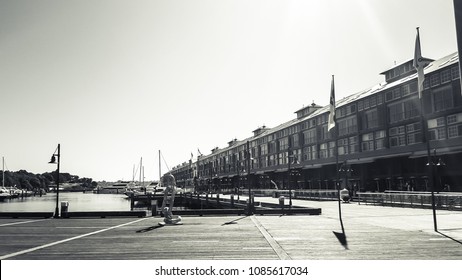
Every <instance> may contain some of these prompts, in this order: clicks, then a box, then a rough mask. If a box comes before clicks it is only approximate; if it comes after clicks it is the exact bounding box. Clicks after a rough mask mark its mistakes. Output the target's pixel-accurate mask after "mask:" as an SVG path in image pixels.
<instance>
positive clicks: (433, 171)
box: [427, 149, 446, 231]
mask: <svg viewBox="0 0 462 280" xmlns="http://www.w3.org/2000/svg"><path fill="white" fill-rule="evenodd" d="M428 154H430V153H428ZM428 159H429V160H428V163H427V166H428V167H429V168H430V175H431V183H432V186H431V199H432V212H433V228H434V230H435V231H438V225H437V221H436V206H435V189H436V180H435V177H436V176H437V175H438V174H437V173H438V167H440V166H445V165H446V164H445V163H444V162H443V161H442V160H441V158H440V159H439V160H438V162H436V149H434V150H433V159H432V157H431V156H428Z"/></svg>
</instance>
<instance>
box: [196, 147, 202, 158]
mask: <svg viewBox="0 0 462 280" xmlns="http://www.w3.org/2000/svg"><path fill="white" fill-rule="evenodd" d="M197 156H198V157H201V156H202V153H201V151H199V148H197Z"/></svg>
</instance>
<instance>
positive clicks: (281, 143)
mask: <svg viewBox="0 0 462 280" xmlns="http://www.w3.org/2000/svg"><path fill="white" fill-rule="evenodd" d="M288 147H289V139H288V138H287V137H284V138H282V139H279V151H284V150H287V148H288Z"/></svg>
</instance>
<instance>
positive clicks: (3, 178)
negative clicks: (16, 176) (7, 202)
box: [2, 157, 5, 188]
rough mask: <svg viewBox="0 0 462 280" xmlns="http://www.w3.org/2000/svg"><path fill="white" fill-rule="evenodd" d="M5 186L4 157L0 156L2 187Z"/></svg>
mask: <svg viewBox="0 0 462 280" xmlns="http://www.w3.org/2000/svg"><path fill="white" fill-rule="evenodd" d="M4 187H5V157H2V188H4Z"/></svg>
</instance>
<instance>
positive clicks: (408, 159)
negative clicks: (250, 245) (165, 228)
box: [171, 53, 462, 193]
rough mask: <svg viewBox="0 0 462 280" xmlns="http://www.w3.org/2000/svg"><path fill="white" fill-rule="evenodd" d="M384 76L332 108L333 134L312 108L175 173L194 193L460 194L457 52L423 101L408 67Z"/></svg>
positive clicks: (322, 110)
mask: <svg viewBox="0 0 462 280" xmlns="http://www.w3.org/2000/svg"><path fill="white" fill-rule="evenodd" d="M381 74H382V75H384V77H385V81H384V82H382V83H380V84H378V85H376V86H374V87H371V88H368V89H366V90H364V91H362V92H359V93H356V94H352V95H350V96H348V97H346V98H343V99H341V100H338V101H336V118H337V121H336V126H337V130H336V131H337V135H335V134H334V133H335V132H334V131H335V130H331V131H328V129H327V123H328V117H329V106H318V105H316V104H311V105H310V106H307V107H304V108H301V109H300V110H298V111H296V112H295V113H296V118H295V119H292V120H290V121H288V122H285V123H283V124H281V125H279V126H277V127H273V128H269V127H259V128H257V129H256V130H254V131H253V135H251V136H250V137H248V138H247V139H244V140H237V139H233V140H232V141H230V142H229V143H228V145H227V146H226V147H224V148H215V149H213V150H212V151H211V153H210V154H207V155H199V156H198V157H197V158H196V159H194V160H191V161H189V162H185V163H183V164H180V165H178V166H176V167H175V168H173V169H172V171H171V173H172V174H173V175H174V176H175V178H176V179H177V184H178V185H179V186H181V187H189V188H194V190H195V191H197V192H207V191H213V192H223V193H226V192H234V191H235V190H236V189H237V188H244V189H247V188H249V187H250V188H251V189H253V190H256V189H271V188H278V189H286V190H287V189H290V190H306V191H307V192H309V191H319V190H326V191H329V190H335V189H336V182H337V183H338V184H341V185H342V187H347V188H348V189H350V191H351V192H352V193H355V192H358V191H375V192H383V191H430V190H431V188H432V187H433V186H434V189H433V190H435V191H451V192H454V191H459V192H460V191H462V168H461V166H462V95H461V83H460V73H459V57H458V53H454V54H450V55H448V56H445V57H443V58H441V59H438V60H435V61H432V62H431V63H429V64H428V65H427V66H426V68H425V81H424V90H423V92H422V97H421V99H420V98H419V94H418V90H417V74H416V71H415V69H414V67H413V61H412V60H409V61H406V62H404V63H402V64H399V65H395V66H394V67H393V68H391V69H389V70H387V71H384V72H383V73H381ZM326 94H329V93H326ZM429 155H430V156H429ZM429 161H430V163H429Z"/></svg>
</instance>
